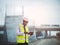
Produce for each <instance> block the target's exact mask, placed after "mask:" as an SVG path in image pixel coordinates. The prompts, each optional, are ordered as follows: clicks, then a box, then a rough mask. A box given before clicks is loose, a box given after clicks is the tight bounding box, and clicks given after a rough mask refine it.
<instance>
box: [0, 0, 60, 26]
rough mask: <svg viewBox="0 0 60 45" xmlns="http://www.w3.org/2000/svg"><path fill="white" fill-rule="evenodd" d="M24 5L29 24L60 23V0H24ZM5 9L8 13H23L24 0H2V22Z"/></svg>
mask: <svg viewBox="0 0 60 45" xmlns="http://www.w3.org/2000/svg"><path fill="white" fill-rule="evenodd" d="M23 5H24V17H28V18H29V25H34V24H35V25H37V26H38V25H40V24H60V0H23ZM5 10H7V15H22V0H0V15H1V16H0V17H1V18H0V24H3V23H4V13H5Z"/></svg>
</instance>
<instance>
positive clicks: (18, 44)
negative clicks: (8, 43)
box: [17, 43, 28, 45]
mask: <svg viewBox="0 0 60 45" xmlns="http://www.w3.org/2000/svg"><path fill="white" fill-rule="evenodd" d="M17 45H28V43H17Z"/></svg>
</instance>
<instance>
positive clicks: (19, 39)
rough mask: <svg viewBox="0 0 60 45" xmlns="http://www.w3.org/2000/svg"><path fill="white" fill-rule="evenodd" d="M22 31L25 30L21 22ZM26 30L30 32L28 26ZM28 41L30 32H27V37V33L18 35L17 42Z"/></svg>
mask: <svg viewBox="0 0 60 45" xmlns="http://www.w3.org/2000/svg"><path fill="white" fill-rule="evenodd" d="M19 28H20V31H22V32H24V26H23V25H22V24H19ZM25 29H26V32H28V27H25ZM25 40H26V42H27V43H28V34H26V39H25V34H23V35H17V43H25Z"/></svg>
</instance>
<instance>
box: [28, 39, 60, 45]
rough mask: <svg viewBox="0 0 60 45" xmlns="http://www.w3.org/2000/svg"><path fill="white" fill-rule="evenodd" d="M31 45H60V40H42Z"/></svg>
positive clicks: (30, 44)
mask: <svg viewBox="0 0 60 45" xmlns="http://www.w3.org/2000/svg"><path fill="white" fill-rule="evenodd" d="M29 45H60V40H57V39H42V40H37V41H35V42H31V43H29Z"/></svg>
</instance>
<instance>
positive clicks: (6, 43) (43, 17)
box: [0, 0, 60, 45]
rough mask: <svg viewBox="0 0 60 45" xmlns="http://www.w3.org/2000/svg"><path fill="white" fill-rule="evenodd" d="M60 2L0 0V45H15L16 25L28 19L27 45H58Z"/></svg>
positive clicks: (59, 40) (49, 0)
mask: <svg viewBox="0 0 60 45" xmlns="http://www.w3.org/2000/svg"><path fill="white" fill-rule="evenodd" d="M59 7H60V0H0V44H1V45H17V39H16V36H17V33H16V32H17V30H18V25H19V24H20V23H22V22H23V18H24V17H27V18H28V19H29V22H28V25H27V26H28V29H29V32H32V33H33V35H31V36H29V38H28V41H29V42H28V45H60V20H59V19H60V8H59Z"/></svg>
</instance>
